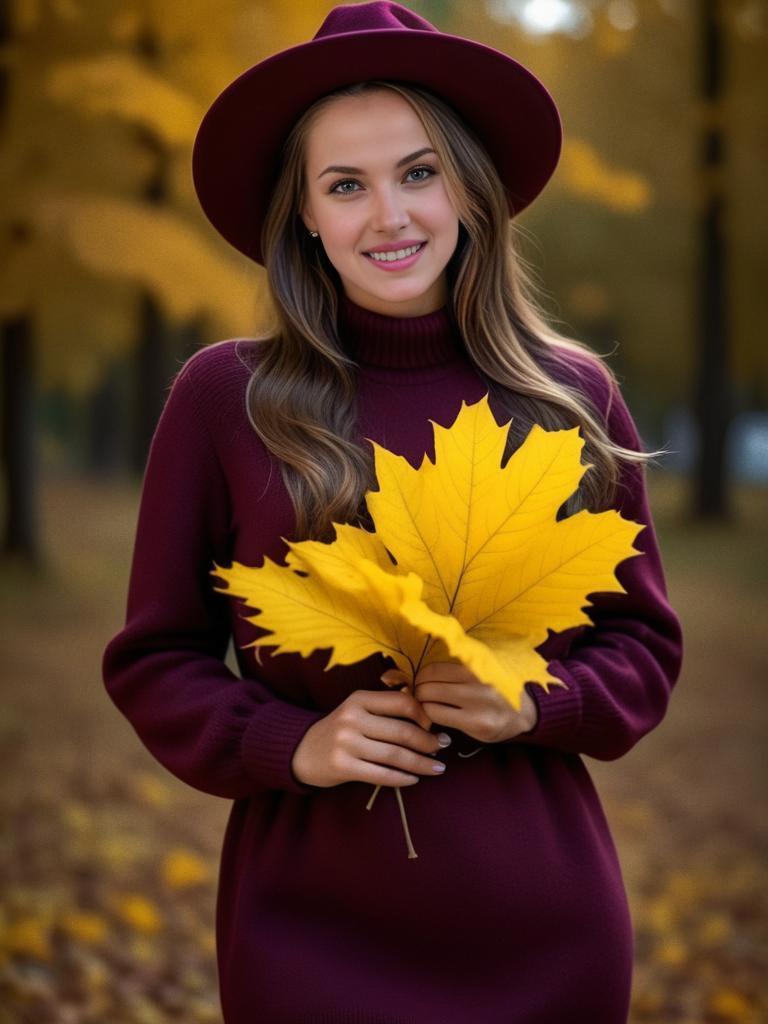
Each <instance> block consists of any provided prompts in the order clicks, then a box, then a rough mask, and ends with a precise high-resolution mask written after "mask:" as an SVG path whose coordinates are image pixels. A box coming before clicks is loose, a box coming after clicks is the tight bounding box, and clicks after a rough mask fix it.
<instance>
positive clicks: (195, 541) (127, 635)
mask: <svg viewBox="0 0 768 1024" xmlns="http://www.w3.org/2000/svg"><path fill="white" fill-rule="evenodd" d="M201 351H205V350H201ZM200 354H201V353H196V354H195V355H194V356H192V357H191V359H190V360H188V361H187V362H186V363H185V364H184V366H183V367H182V368H181V370H180V371H179V373H178V374H177V376H176V378H175V380H174V382H173V385H172V387H171V390H170V393H169V395H168V397H167V399H166V403H165V406H164V408H163V412H162V414H161V416H160V419H159V421H158V425H157V428H156V430H155V434H154V437H153V439H152V443H151V446H150V451H149V456H148V460H147V465H146V469H145V473H144V481H143V486H142V493H141V501H140V506H139V514H138V524H137V529H136V536H135V543H134V550H133V560H132V566H131V573H130V581H129V587H128V600H127V613H126V621H125V626H124V628H123V629H122V630H121V631H120V632H119V633H117V635H116V636H114V637H113V639H112V640H111V641H110V642H109V643H108V645H107V647H106V649H105V650H104V653H103V658H102V675H103V680H104V684H105V686H106V689H107V691H108V693H109V696H110V697H111V699H112V701H113V702H114V704H115V705H116V706H117V707H118V709H119V710H120V711H121V712H122V714H123V715H125V717H126V718H127V719H128V721H129V722H130V723H131V725H132V726H133V728H134V730H135V731H136V733H137V735H138V736H139V738H140V739H141V741H142V742H143V744H144V745H145V746H146V747H147V749H148V750H149V751H150V752H151V753H152V754H153V755H154V757H156V758H157V760H158V761H160V763H161V764H163V765H164V766H165V767H166V768H167V769H168V770H169V771H170V772H172V773H173V774H174V775H175V776H176V777H177V778H179V779H181V780H182V781H183V782H186V783H187V784H189V785H190V786H193V787H194V788H196V789H199V790H201V791H203V792H205V793H210V794H212V795H214V796H221V797H225V798H229V799H238V798H240V797H246V796H249V795H251V794H252V793H253V792H254V791H255V790H257V789H262V790H263V789H281V790H287V791H289V792H292V793H311V792H316V791H317V787H316V786H311V785H305V784H304V783H302V782H300V781H299V780H298V779H296V777H295V776H294V775H293V772H292V770H291V759H292V757H293V753H294V751H295V749H296V747H297V746H298V744H299V742H300V741H301V739H302V737H303V735H304V733H305V732H306V731H307V729H308V728H309V727H310V726H311V725H313V724H314V723H315V722H316V721H318V719H320V718H322V717H323V714H322V712H319V711H312V710H308V709H306V708H300V707H297V706H295V705H293V704H290V703H288V702H286V701H283V700H280V699H278V697H277V696H276V695H275V694H274V692H273V691H271V690H269V689H268V688H267V686H266V685H265V684H263V683H262V682H260V681H259V680H257V679H253V678H245V679H241V678H239V677H238V676H236V675H235V674H234V673H233V672H231V671H230V669H229V668H228V667H227V666H226V664H225V663H224V658H225V657H226V651H227V647H228V644H229V639H230V632H231V627H230V620H229V609H228V601H227V598H226V596H225V595H223V594H219V593H216V592H215V591H214V590H213V587H212V583H213V578H212V577H211V576H210V569H211V568H212V560H213V559H214V558H215V559H216V560H217V561H218V562H219V564H223V563H224V562H226V561H227V560H228V545H229V523H230V513H229V498H228V490H227V485H226V481H225V478H224V475H223V472H222V469H221V466H220V464H219V462H218V459H217V457H216V454H215V452H214V449H213V444H212V440H211V437H210V435H209V433H208V429H207V426H206V423H205V420H204V417H203V416H202V415H201V412H202V410H201V407H200V403H199V402H198V399H197V395H196V392H195V387H194V382H193V379H192V373H191V369H192V364H193V363H194V362H195V361H196V360H197V358H198V357H199V355H200Z"/></svg>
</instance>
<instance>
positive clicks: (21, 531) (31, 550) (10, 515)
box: [0, 316, 41, 568]
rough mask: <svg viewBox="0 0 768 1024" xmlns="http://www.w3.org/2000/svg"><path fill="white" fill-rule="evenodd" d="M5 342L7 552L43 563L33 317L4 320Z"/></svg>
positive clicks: (5, 537) (32, 562) (3, 461)
mask: <svg viewBox="0 0 768 1024" xmlns="http://www.w3.org/2000/svg"><path fill="white" fill-rule="evenodd" d="M0 331H1V332H2V341H3V356H2V359H3V367H2V373H3V376H2V381H3V383H2V388H3V414H2V415H3V448H2V464H3V484H4V489H5V529H4V536H3V555H4V556H5V557H13V558H19V559H21V560H22V561H24V562H26V563H27V564H28V565H31V566H34V567H35V568H39V567H40V564H41V555H40V544H39V535H38V523H37V501H36V491H37V487H36V484H37V451H36V445H35V438H36V434H35V403H34V394H35V390H34V380H35V375H34V366H33V354H34V352H33V342H32V326H31V322H30V319H29V317H26V316H20V317H16V318H14V319H12V320H6V321H5V322H4V323H3V324H2V327H0Z"/></svg>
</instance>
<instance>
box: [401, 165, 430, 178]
mask: <svg viewBox="0 0 768 1024" xmlns="http://www.w3.org/2000/svg"><path fill="white" fill-rule="evenodd" d="M419 171H426V172H427V176H426V178H419V179H418V180H419V181H426V180H427V178H431V177H432V175H433V174H434V173H435V172H434V171H433V170H432V168H431V167H427V166H426V164H424V165H423V166H422V167H414V168H412V169H411V170H410V171H408V174H409V175H410V174H418V172H419ZM406 177H407V175H406Z"/></svg>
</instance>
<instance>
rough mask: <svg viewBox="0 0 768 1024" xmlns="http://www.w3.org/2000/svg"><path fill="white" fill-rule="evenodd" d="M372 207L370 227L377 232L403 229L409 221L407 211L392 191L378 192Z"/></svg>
mask: <svg viewBox="0 0 768 1024" xmlns="http://www.w3.org/2000/svg"><path fill="white" fill-rule="evenodd" d="M374 207H375V209H374V213H373V224H372V227H374V228H375V229H376V230H378V231H396V230H398V229H400V228H403V227H405V225H406V224H408V222H409V220H410V218H409V216H408V212H407V210H406V209H405V207H404V206H403V204H402V203H401V201H400V197H399V196H398V194H397V192H396V191H394V190H384V191H382V192H380V193H379V194H378V196H377V197H376V201H375V204H374Z"/></svg>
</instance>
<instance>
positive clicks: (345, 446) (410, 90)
mask: <svg viewBox="0 0 768 1024" xmlns="http://www.w3.org/2000/svg"><path fill="white" fill-rule="evenodd" d="M377 89H391V90H393V91H394V92H396V93H399V94H400V95H401V96H402V97H403V98H404V99H405V100H406V101H407V102H408V103H410V104H411V106H412V107H413V109H414V110H415V112H416V114H417V115H418V117H419V118H420V119H421V122H422V124H423V125H424V128H425V131H426V133H427V135H428V137H429V140H430V144H431V145H432V146H433V147H434V149H435V151H436V152H437V154H438V156H439V158H440V162H441V167H442V173H443V175H444V177H445V181H446V189H447V191H448V194H449V196H450V198H451V201H452V202H453V204H454V206H455V208H456V210H457V213H458V217H459V222H460V225H459V241H458V243H457V246H456V250H455V252H454V254H453V256H452V257H451V260H450V261H449V263H448V265H447V267H446V273H447V279H448V291H449V300H448V301H449V304H450V309H451V311H452V315H453V317H454V320H455V322H456V323H457V325H458V327H459V328H460V331H461V335H462V338H463V340H464V345H465V348H466V353H467V356H468V358H469V359H470V361H471V362H472V364H473V365H474V367H475V370H476V371H477V372H478V374H479V375H480V376H481V377H482V378H483V379H484V381H485V382H486V383H487V386H488V393H489V403H490V405H491V408H492V409H493V411H494V415H495V416H496V418H497V421H499V419H500V417H501V416H503V417H504V419H502V420H501V422H506V420H507V419H509V418H510V416H511V417H512V422H511V423H510V427H509V433H508V438H507V447H506V451H505V455H504V460H505V461H506V458H507V457H508V455H509V454H510V453H511V452H512V451H514V449H515V448H517V447H518V445H519V444H520V443H521V442H522V440H523V439H524V438H525V436H526V434H527V433H528V430H529V429H530V426H531V424H532V423H534V422H536V423H539V424H540V425H541V426H542V427H544V428H545V429H549V430H554V429H562V428H570V427H574V426H580V427H581V433H582V436H583V438H584V442H585V444H584V448H583V450H582V461H583V462H585V463H586V462H588V463H590V464H591V468H590V469H588V470H587V472H586V473H585V474H584V476H583V477H582V481H581V484H580V486H579V489H578V491H577V492H576V493H575V494H574V495H573V496H572V497H571V498H570V499H569V501H568V503H567V504H566V505H565V508H564V510H563V511H564V512H565V514H571V513H572V512H574V511H576V510H577V509H578V508H580V507H587V508H589V509H591V510H593V511H597V510H599V509H601V508H605V507H609V506H610V503H611V502H612V501H613V499H614V496H615V491H616V485H617V482H618V476H619V460H625V461H627V462H635V463H645V462H646V461H647V460H649V459H651V458H654V457H655V456H656V455H659V454H662V452H651V453H644V452H636V451H634V450H632V449H626V448H622V447H620V446H618V445H615V444H614V443H612V441H611V440H610V438H609V437H608V436H607V433H606V429H605V425H604V423H603V421H602V417H601V414H600V411H599V410H598V409H596V408H595V406H594V405H593V403H592V402H591V401H590V399H589V397H588V396H587V395H586V394H585V393H584V392H583V391H582V390H581V389H580V387H579V384H578V380H576V381H573V382H572V383H571V384H568V383H565V382H563V381H561V380H558V379H557V372H556V368H557V366H558V365H559V366H561V367H562V366H563V360H562V358H561V359H560V360H558V359H557V353H558V351H559V352H561V353H566V354H567V353H568V352H573V353H577V354H581V356H582V357H587V359H588V360H589V361H591V363H592V365H593V366H594V367H595V368H596V369H597V371H598V373H602V375H603V376H604V378H605V384H606V391H608V390H609V389H610V388H611V387H616V386H617V385H616V380H615V377H614V375H613V373H612V371H611V370H610V368H609V367H608V366H607V365H605V364H604V363H603V362H602V359H603V357H602V356H598V355H597V354H596V353H594V352H593V351H592V350H591V349H590V348H588V347H587V346H586V345H584V344H582V343H581V342H578V341H576V340H573V339H571V338H567V337H565V336H563V335H561V334H559V333H558V332H557V331H555V329H554V328H553V327H552V326H550V324H549V323H548V322H547V320H546V318H545V314H544V312H543V311H542V309H541V307H540V306H539V305H538V304H537V299H536V297H535V289H534V282H533V274H532V271H531V270H530V268H529V266H528V264H526V263H525V261H524V260H523V259H522V257H521V256H520V255H519V254H518V253H517V252H516V248H515V231H516V230H517V229H516V226H515V222H514V221H513V220H511V219H510V216H509V209H508V206H507V200H506V196H505V192H504V187H503V185H502V182H501V181H500V179H499V176H498V173H497V171H496V168H495V166H494V164H493V162H492V160H491V159H490V157H489V156H488V154H487V152H486V150H485V149H484V147H483V146H482V144H481V143H480V141H479V140H478V139H477V138H476V137H475V135H474V134H473V132H472V131H471V130H470V129H469V127H468V126H467V124H466V123H465V122H464V120H463V119H462V118H461V117H460V116H459V115H458V114H457V113H456V111H454V110H453V108H452V107H451V106H449V104H447V103H446V102H445V101H444V100H442V99H441V98H440V97H437V96H435V95H433V94H432V93H430V92H428V91H427V90H425V89H422V88H420V87H417V86H414V85H407V86H406V85H402V84H400V83H394V82H386V81H378V80H377V81H370V82H360V83H356V84H354V85H351V86H348V87H345V88H343V89H339V90H337V91H335V92H334V93H330V94H328V95H326V96H323V97H321V98H320V99H319V100H317V101H316V102H315V103H314V104H312V106H310V107H309V108H308V109H307V110H306V111H305V112H304V113H303V114H302V116H301V117H300V118H299V119H298V121H297V122H296V123H295V125H294V126H293V129H292V130H291V132H290V134H289V136H288V138H287V139H286V141H285V144H284V146H283V150H282V158H281V169H280V173H279V174H278V176H277V179H276V184H275V186H274V189H273V192H272V196H271V200H270V206H269V212H268V215H267V217H266V220H265V223H264V229H263V234H262V244H263V251H264V262H265V266H266V270H267V281H268V287H269V292H270V294H271V296H272V300H273V306H274V317H275V323H274V326H273V328H272V329H271V330H270V331H268V333H267V334H266V335H265V336H263V337H261V338H259V339H257V342H258V344H259V346H260V348H261V349H262V351H261V354H260V358H259V359H258V360H257V361H256V363H255V365H254V367H253V373H252V376H251V378H250V380H249V382H248V388H247V392H246V404H247V409H248V416H249V419H250V422H251V424H252V426H253V429H254V430H255V431H256V432H257V434H258V435H259V437H260V438H261V439H262V441H263V442H264V444H265V445H266V447H267V448H268V449H269V451H270V452H271V453H272V454H273V456H274V457H275V458H276V459H277V460H278V461H279V464H280V468H281V472H282V475H283V480H284V482H285V486H286V488H287V490H288V493H289V495H290V499H291V502H292V503H293V507H294V510H295V514H296V536H295V537H294V538H291V539H305V538H311V539H316V540H331V539H332V538H333V528H332V523H333V522H337V523H353V524H355V525H361V526H367V527H368V528H371V526H372V523H371V520H370V517H369V516H368V513H367V509H366V507H365V501H364V496H365V492H366V491H368V490H371V489H373V488H375V487H376V479H375V473H374V460H373V452H372V449H371V447H370V446H369V445H366V447H365V448H361V447H360V446H359V444H358V442H357V441H356V439H355V437H356V431H355V421H356V369H357V367H356V364H355V362H354V361H353V360H352V359H351V358H350V357H349V356H348V355H347V353H346V352H345V350H344V346H343V344H342V343H341V341H340V339H339V336H338V330H337V315H338V302H339V294H340V291H341V283H340V279H339V276H338V274H337V272H336V270H335V268H334V267H333V265H332V264H331V263H330V261H329V260H328V258H327V256H326V255H325V253H324V251H323V247H322V245H318V244H317V243H316V242H314V240H313V239H312V238H311V237H310V236H309V233H308V231H307V229H306V227H305V226H304V223H303V221H302V219H301V217H300V216H299V211H300V210H301V208H302V205H303V199H304V189H305V154H306V142H307V136H308V133H309V131H310V129H311V128H312V125H313V123H314V121H315V118H316V117H317V115H318V114H319V113H320V111H322V110H323V109H325V107H326V106H327V105H328V104H329V103H333V102H334V101H335V100H336V99H337V98H338V97H341V96H359V95H361V94H362V93H364V92H368V91H369V90H377ZM580 362H583V359H582V360H580Z"/></svg>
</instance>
